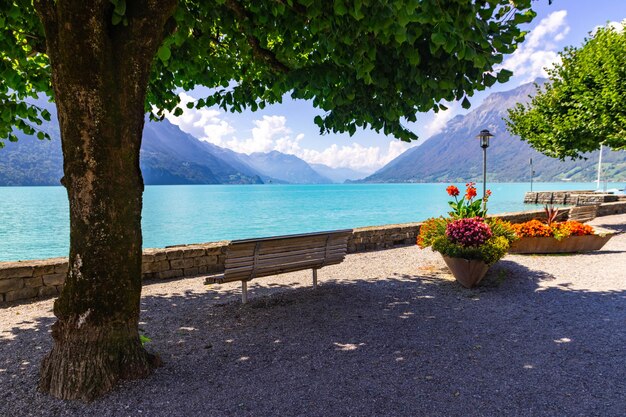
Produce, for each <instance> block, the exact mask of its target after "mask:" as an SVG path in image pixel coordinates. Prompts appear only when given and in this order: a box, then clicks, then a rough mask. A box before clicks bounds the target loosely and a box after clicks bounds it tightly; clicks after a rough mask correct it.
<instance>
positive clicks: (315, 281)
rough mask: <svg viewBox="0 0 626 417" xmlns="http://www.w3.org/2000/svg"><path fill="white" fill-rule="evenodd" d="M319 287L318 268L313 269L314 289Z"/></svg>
mask: <svg viewBox="0 0 626 417" xmlns="http://www.w3.org/2000/svg"><path fill="white" fill-rule="evenodd" d="M316 288H317V269H313V289H316Z"/></svg>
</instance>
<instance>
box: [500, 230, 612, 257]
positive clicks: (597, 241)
mask: <svg viewBox="0 0 626 417" xmlns="http://www.w3.org/2000/svg"><path fill="white" fill-rule="evenodd" d="M594 230H595V232H596V234H594V235H585V236H569V237H567V238H565V239H562V240H557V239H555V238H553V237H523V238H521V239H519V240H518V241H515V242H513V243H512V244H511V248H510V249H509V253H518V254H525V253H526V254H528V253H576V252H591V251H594V250H599V249H602V247H603V246H604V245H605V244H606V242H608V241H609V239H611V237H613V235H614V234H615V233H614V232H611V231H609V230H606V229H600V228H598V227H594Z"/></svg>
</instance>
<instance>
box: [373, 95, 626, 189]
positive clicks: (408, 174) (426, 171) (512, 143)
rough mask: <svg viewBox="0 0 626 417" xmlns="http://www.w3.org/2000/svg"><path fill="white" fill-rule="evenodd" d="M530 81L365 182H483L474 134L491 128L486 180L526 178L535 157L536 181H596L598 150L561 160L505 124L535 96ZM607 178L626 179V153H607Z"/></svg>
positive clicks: (452, 123) (457, 120) (488, 100)
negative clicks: (511, 113)
mask: <svg viewBox="0 0 626 417" xmlns="http://www.w3.org/2000/svg"><path fill="white" fill-rule="evenodd" d="M534 93H535V88H534V85H533V84H532V83H529V84H525V85H522V86H519V87H517V88H515V89H513V90H510V91H506V92H500V93H494V94H491V95H490V96H488V97H487V98H486V99H485V101H484V102H483V103H482V104H481V105H480V106H479V107H477V108H476V109H475V110H473V111H471V112H469V113H468V114H467V115H465V116H456V117H454V118H453V119H451V120H450V121H449V122H448V124H447V126H446V128H445V129H444V130H443V131H442V132H441V133H439V134H437V135H434V136H432V137H431V138H429V139H428V140H427V141H426V142H424V143H423V144H422V145H421V146H418V147H415V148H411V149H409V150H408V151H406V152H404V153H403V154H402V155H400V156H399V157H398V158H396V159H394V160H393V161H391V162H390V163H388V164H387V165H385V166H384V167H383V168H381V169H380V170H378V171H377V172H375V173H374V174H372V175H370V176H369V177H367V178H365V179H364V180H362V181H363V182H453V181H454V182H463V181H469V180H477V181H481V180H482V149H481V148H480V146H479V144H478V139H476V138H475V137H476V134H478V132H480V131H481V130H482V129H489V130H490V131H491V133H492V134H494V135H495V137H494V138H492V140H491V142H490V146H489V148H488V149H487V170H488V181H528V179H529V175H530V174H529V171H530V169H529V159H530V158H532V159H533V166H534V170H535V180H536V181H559V180H562V179H566V180H574V181H591V180H594V179H595V176H596V169H597V161H598V152H594V153H592V154H589V155H586V156H587V158H588V159H587V160H577V161H571V160H568V161H559V160H558V159H553V158H549V157H547V156H545V155H543V154H540V153H539V152H537V151H535V150H534V149H532V148H531V147H530V145H528V144H527V143H526V142H524V141H522V140H520V139H519V138H518V137H513V136H511V135H510V134H509V133H508V132H507V130H506V127H505V124H504V121H503V120H502V119H503V118H504V117H506V115H507V113H506V109H508V108H510V107H512V106H513V105H515V103H517V102H521V101H526V100H528V95H529V94H534ZM603 162H604V163H603V170H604V174H605V176H606V179H612V180H616V181H618V180H622V179H624V178H625V177H626V152H605V153H604V155H603Z"/></svg>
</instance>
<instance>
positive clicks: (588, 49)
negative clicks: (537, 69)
mask: <svg viewBox="0 0 626 417" xmlns="http://www.w3.org/2000/svg"><path fill="white" fill-rule="evenodd" d="M560 56H561V60H562V62H561V63H560V64H557V65H555V66H554V68H552V69H549V70H548V74H549V78H550V80H549V82H548V83H546V84H545V85H544V87H539V86H537V94H536V95H535V96H534V97H533V98H532V100H531V101H530V103H528V104H527V105H524V104H517V105H516V106H515V107H514V108H513V109H510V110H509V112H508V116H509V119H508V120H507V121H506V124H507V128H508V129H509V131H510V132H511V133H513V134H515V135H518V136H520V137H521V138H522V139H523V140H526V141H528V142H529V143H530V144H531V145H532V146H533V147H534V148H535V149H537V150H538V151H540V152H543V153H544V154H546V155H548V156H552V157H557V158H561V159H565V158H566V157H571V158H572V159H576V158H579V157H581V154H582V153H584V152H591V151H594V150H596V149H599V148H600V145H601V144H604V145H606V146H609V147H610V148H612V149H613V150H621V149H626V67H625V66H624V64H625V61H624V57H626V32H624V31H617V30H615V29H612V28H610V27H606V28H601V29H599V30H598V31H597V32H596V34H595V35H593V36H592V37H591V38H588V39H586V40H585V43H584V44H583V46H582V47H580V48H574V47H568V48H566V49H565V50H564V51H563V52H561V53H560Z"/></svg>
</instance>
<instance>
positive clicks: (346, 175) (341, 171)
mask: <svg viewBox="0 0 626 417" xmlns="http://www.w3.org/2000/svg"><path fill="white" fill-rule="evenodd" d="M309 165H310V166H311V168H313V169H314V170H315V171H317V173H318V174H320V175H322V176H324V177H326V178H329V179H330V180H332V182H335V183H343V182H345V181H346V180H350V181H354V180H359V179H361V178H365V177H367V173H365V172H359V171H355V170H353V169H351V168H331V167H329V166H328V165H324V164H309Z"/></svg>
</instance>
